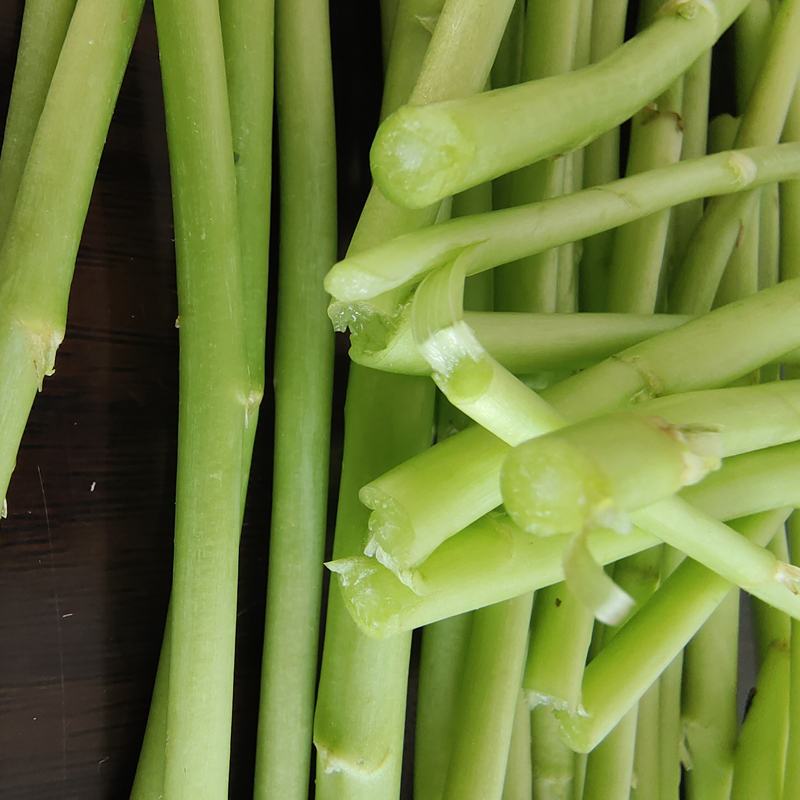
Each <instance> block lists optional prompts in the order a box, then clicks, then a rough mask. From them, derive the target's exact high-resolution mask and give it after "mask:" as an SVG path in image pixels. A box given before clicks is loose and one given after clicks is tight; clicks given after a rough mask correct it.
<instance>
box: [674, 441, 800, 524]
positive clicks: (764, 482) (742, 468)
mask: <svg viewBox="0 0 800 800" xmlns="http://www.w3.org/2000/svg"><path fill="white" fill-rule="evenodd" d="M798 459H800V444H798V443H797V442H792V443H791V444H784V445H780V446H778V447H770V448H768V449H765V450H756V451H754V452H752V453H747V454H744V455H740V456H735V457H734V458H728V459H725V462H724V464H723V467H722V469H721V470H720V471H719V472H717V473H714V474H712V475H709V476H708V477H707V478H706V479H705V480H704V481H703V483H702V486H701V485H698V486H691V487H689V488H686V489H684V490H683V492H682V493H681V496H682V497H683V498H684V499H685V500H687V501H688V502H690V503H692V504H693V505H695V506H696V507H699V508H702V509H703V511H704V512H705V513H706V514H710V515H711V516H713V517H716V518H717V519H729V518H730V517H731V516H744V515H746V514H755V513H758V512H759V511H766V510H767V509H769V508H779V507H781V506H800V483H798V481H799V480H800V460H798ZM728 509H735V511H736V513H734V514H728Z"/></svg>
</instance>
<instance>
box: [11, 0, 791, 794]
mask: <svg viewBox="0 0 800 800" xmlns="http://www.w3.org/2000/svg"><path fill="white" fill-rule="evenodd" d="M142 4H143V2H142V0H103V1H102V2H101V0H57V2H52V3H44V2H43V0H28V2H27V4H26V8H25V17H24V20H23V33H22V41H21V45H20V53H19V57H18V62H17V71H16V75H15V81H14V89H13V93H12V101H11V106H10V111H9V117H8V122H7V126H6V134H5V140H4V144H3V150H2V154H0V434H1V435H0V496H4V495H5V493H6V489H7V486H8V482H9V477H10V475H11V472H12V470H13V466H14V461H15V457H16V453H17V449H18V447H19V445H20V440H21V437H22V433H23V429H24V425H25V422H26V420H27V416H28V413H29V411H30V408H31V404H32V402H33V399H34V397H35V394H36V392H37V391H41V390H42V388H43V380H44V377H45V376H48V375H50V374H52V372H53V370H54V364H55V355H56V350H57V348H58V345H59V344H60V342H61V341H62V339H63V337H64V334H65V329H66V311H67V301H68V294H69V286H70V281H71V277H72V270H73V266H74V261H75V255H76V251H77V246H78V242H79V238H80V232H81V228H82V225H83V221H84V219H85V216H86V210H87V207H88V202H89V197H90V193H91V188H92V182H93V177H94V173H95V171H96V170H97V165H98V161H99V158H100V154H101V150H102V144H103V141H104V137H105V134H106V130H107V128H108V125H109V121H110V116H111V110H112V108H113V104H114V100H115V97H116V94H117V92H118V90H119V86H120V82H121V79H122V75H123V72H124V68H125V64H126V61H127V58H128V54H129V52H130V49H131V46H132V43H133V37H134V33H135V31H136V26H137V20H138V18H139V15H140V14H141V11H142ZM154 8H155V15H156V24H157V31H158V40H159V52H160V58H161V69H162V78H163V89H164V102H165V109H166V120H167V138H168V144H169V156H170V167H171V177H172V191H173V205H174V219H175V249H176V261H177V275H178V304H179V312H180V316H179V319H178V323H179V328H180V407H179V431H178V465H177V486H176V516H175V558H174V569H173V584H172V596H171V600H170V607H169V612H168V617H167V624H166V630H165V634H164V639H163V647H162V653H161V658H160V662H159V668H158V674H157V678H156V685H155V689H154V693H153V700H152V705H151V711H150V717H149V720H148V726H147V731H146V734H145V739H144V742H143V745H142V750H141V755H140V760H139V768H138V771H137V774H136V779H135V782H134V785H133V790H132V794H131V797H132V798H135V800H157V799H158V798H160V797H165V798H169V800H183V798H186V799H187V800H204V798H208V800H218V798H222V797H224V796H226V794H227V792H228V783H229V767H230V743H231V726H232V701H233V665H234V656H235V638H236V637H235V634H236V619H237V609H236V602H237V570H238V559H239V541H240V533H241V528H242V524H243V518H244V506H245V499H246V492H247V483H248V478H249V472H250V464H251V458H252V455H253V450H254V443H255V434H256V429H257V423H258V419H259V409H260V404H261V400H262V398H263V396H264V393H265V391H266V385H267V381H268V376H267V375H266V369H265V351H266V348H267V345H268V343H267V335H266V316H267V285H268V274H267V268H268V262H269V237H270V231H269V221H270V200H271V192H272V188H271V166H272V126H273V120H272V107H273V85H274V87H275V97H274V99H275V101H276V110H277V140H278V148H277V151H278V159H279V162H278V163H279V166H280V181H279V189H278V197H279V215H280V216H279V220H280V228H279V230H280V242H279V258H278V262H279V263H278V267H279V274H278V279H277V281H276V285H277V292H278V298H277V304H276V306H277V315H276V317H277V318H276V324H275V328H276V341H275V359H274V363H275V372H274V375H273V384H274V391H275V420H274V424H275V447H274V470H273V495H272V523H271V528H270V545H269V548H270V549H269V571H268V580H267V600H266V627H265V636H264V647H263V654H262V689H261V696H260V709H259V724H258V741H257V745H256V760H255V792H254V796H255V797H256V798H258V800H268V799H270V798H288V800H303V798H306V797H308V796H309V794H310V791H311V787H310V784H309V778H310V775H313V780H314V783H315V787H314V790H313V791H314V794H315V796H317V797H319V798H321V800H358V799H359V798H364V800H366V798H369V799H370V800H394V799H395V798H399V797H401V795H402V791H403V789H402V787H403V785H404V769H405V768H406V767H405V766H404V765H405V764H407V763H409V761H410V760H411V759H409V758H407V756H408V755H409V754H408V753H407V752H404V750H405V748H406V743H407V737H406V730H407V729H410V727H411V725H412V724H413V725H414V726H415V729H416V734H415V737H416V741H415V745H414V752H413V754H411V756H412V759H413V770H414V775H413V781H412V780H411V779H410V776H405V777H406V784H407V785H410V784H411V783H412V782H413V785H414V796H415V797H416V798H419V800H501V798H507V800H534V799H535V800H551V798H553V799H555V798H560V799H561V800H564V798H567V797H568V798H570V800H628V798H641V799H642V800H652V798H659V800H678V798H679V797H680V796H682V795H681V792H684V793H685V796H686V797H689V798H692V799H694V798H696V799H697V800H717V798H719V800H723V799H725V800H727V798H746V797H747V798H750V797H757V796H765V797H767V796H768V797H779V796H783V797H784V798H785V800H790V798H792V797H796V796H800V794H799V792H800V790H798V788H797V786H798V781H797V774H796V773H797V763H798V751H800V734H798V731H800V711H799V710H798V708H797V706H798V696H800V689H798V683H800V678H799V677H798V676H800V644H799V643H798V642H799V641H800V634H798V624H800V622H799V621H800V593H799V590H800V566H798V552H797V550H798V548H800V536H799V535H798V531H799V530H800V523H798V521H797V515H796V514H795V515H794V516H790V515H791V514H792V511H793V509H795V508H800V490H798V486H800V481H799V480H798V479H799V478H800V380H798V377H800V372H798V368H797V364H800V326H798V324H797V320H798V313H800V237H798V235H797V230H799V229H800V190H798V187H800V142H799V141H798V138H799V137H800V90H799V89H798V87H797V83H798V75H800V47H799V46H798V42H800V0H775V1H774V2H773V1H772V0H752V1H751V2H750V3H748V2H747V0H668V1H667V2H666V3H663V4H662V3H660V2H658V0H641V2H639V3H638V4H636V5H634V4H630V7H629V4H628V3H627V2H625V0H568V1H567V0H565V1H564V2H561V3H552V2H550V0H528V2H522V0H516V2H515V0H382V2H381V3H380V12H381V37H382V43H381V44H382V46H381V53H382V58H383V66H384V74H385V85H384V91H383V97H382V105H381V111H380V120H381V121H380V126H379V127H378V128H377V131H376V135H375V140H374V143H373V146H372V150H371V155H370V158H371V167H372V174H373V178H374V181H375V184H374V186H373V187H372V189H371V191H370V193H369V196H368V197H367V199H366V203H365V206H364V209H363V212H362V214H361V217H360V219H359V221H358V225H357V227H356V229H355V234H354V236H353V239H352V241H351V242H350V243H349V247H348V248H347V252H346V255H345V257H344V258H342V259H341V260H340V261H339V262H338V263H334V262H335V261H336V257H337V252H338V248H337V220H336V168H335V146H334V103H333V100H334V97H333V88H332V84H333V69H332V55H331V42H330V29H329V22H328V14H329V11H328V6H327V2H326V0H274V3H273V0H191V2H190V0H154ZM626 20H627V21H631V22H632V21H634V20H635V21H636V28H637V30H636V32H635V33H633V34H631V35H629V36H628V38H627V40H626V39H625V37H626ZM731 24H735V31H734V38H735V50H736V65H735V68H734V70H733V72H734V75H733V76H731V80H732V82H733V88H732V92H731V94H732V95H733V96H735V98H736V107H735V108H733V107H732V108H729V109H728V110H729V111H731V112H735V113H736V114H738V119H737V118H736V117H735V116H734V115H733V114H729V115H723V116H722V117H720V118H719V119H718V120H716V121H714V122H713V123H712V124H711V126H710V127H709V120H708V113H709V107H710V92H711V91H712V89H711V81H710V72H711V63H712V59H713V58H715V57H716V52H718V51H715V50H714V48H715V46H716V43H717V41H718V40H719V39H720V37H721V36H722V34H723V33H724V32H725V30H726V29H727V28H728V27H729V26H730V25H731ZM273 35H274V40H275V42H274V48H275V62H274V63H275V69H274V75H273V55H272V54H273ZM628 120H630V127H629V129H628V133H625V134H624V135H623V131H622V128H621V127H620V126H621V125H623V124H625V123H626V122H627V121H628ZM623 140H624V141H625V143H626V145H625V151H626V155H627V158H623V157H622V156H623V153H622V151H621V142H622V141H623ZM621 165H624V168H623V169H621ZM623 171H624V175H623V174H622V172H623ZM779 184H781V187H780V189H779V188H778V186H779ZM328 295H330V303H328V300H329V297H328ZM657 312H658V313H657ZM666 312H669V313H666ZM331 322H333V326H334V327H335V328H337V329H339V330H344V329H346V328H349V331H350V335H351V341H350V356H351V359H352V362H353V363H352V364H351V367H350V373H349V378H348V385H347V399H346V404H345V431H344V447H343V461H342V465H341V480H340V484H339V486H338V504H337V509H336V519H335V525H334V528H335V533H334V538H333V542H332V560H331V561H330V562H329V563H328V565H327V566H328V568H329V570H330V572H331V573H332V577H331V582H330V592H329V594H328V597H327V605H326V606H324V605H323V603H322V599H323V598H322V590H323V577H324V571H323V559H324V554H325V552H326V541H325V536H326V528H327V520H326V511H327V501H328V471H329V455H330V450H329V441H330V426H331V396H332V391H333V380H332V366H333V341H334V339H333V331H332V329H331ZM262 424H263V420H262ZM11 501H12V502H13V498H12V499H11ZM787 519H788V520H789V523H788V526H789V527H788V534H787V532H786V522H787ZM739 590H743V591H744V592H746V593H748V594H750V595H752V597H753V598H754V600H753V603H754V616H755V620H756V644H757V647H758V654H759V664H760V671H759V675H758V678H757V685H756V689H757V694H756V699H755V701H754V702H753V704H752V707H751V708H750V710H749V712H748V713H747V716H746V717H745V718H744V724H743V725H742V726H741V729H739V723H740V721H741V720H740V716H739V715H738V714H737V708H736V693H737V685H736V682H737V679H736V675H737V661H736V659H737V649H738V598H739ZM323 607H326V620H325V624H324V638H323V639H320V628H321V616H322V614H321V608H323ZM420 627H424V629H425V630H424V632H423V635H422V654H421V658H420V659H419V666H418V668H417V667H416V666H415V665H416V663H417V662H416V660H415V659H413V658H412V657H411V656H412V648H413V644H412V631H413V630H414V629H416V628H420ZM320 641H322V642H323V646H322V652H321V654H318V652H317V650H318V643H319V642H320ZM685 648H686V650H685V655H684V649H685ZM417 687H418V688H417ZM410 697H413V698H414V703H412V704H407V700H408V698H410ZM313 748H315V749H316V760H315V763H313V761H314V758H313V756H314V752H313ZM682 786H683V788H681V787H682Z"/></svg>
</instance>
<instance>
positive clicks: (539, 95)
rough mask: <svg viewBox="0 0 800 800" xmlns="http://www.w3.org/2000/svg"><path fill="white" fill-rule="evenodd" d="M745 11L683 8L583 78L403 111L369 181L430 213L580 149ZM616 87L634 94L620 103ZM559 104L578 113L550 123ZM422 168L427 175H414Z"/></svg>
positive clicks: (391, 123)
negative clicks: (453, 198) (462, 194)
mask: <svg viewBox="0 0 800 800" xmlns="http://www.w3.org/2000/svg"><path fill="white" fill-rule="evenodd" d="M745 5H746V0H727V2H726V1H725V0H718V2H714V3H709V4H706V3H702V4H701V3H696V2H691V1H689V2H683V3H682V2H677V3H674V4H671V5H669V6H668V7H667V8H666V9H665V10H664V13H663V14H662V15H661V16H660V17H659V19H657V20H656V21H655V22H654V23H653V25H651V26H650V27H649V28H647V29H646V30H645V31H642V33H640V34H638V35H637V36H636V37H634V38H633V39H631V40H630V41H628V42H627V43H625V44H624V45H623V46H622V47H620V48H619V49H618V50H616V51H615V52H614V53H612V54H611V55H609V56H608V57H607V58H605V59H604V60H603V61H602V62H600V63H597V64H594V65H592V66H589V67H586V68H585V69H583V70H579V71H578V72H574V73H568V74H567V75H557V76H553V77H550V78H543V79H541V80H538V81H533V82H531V83H527V84H521V85H520V86H518V87H511V88H508V89H502V90H498V91H495V92H488V93H485V94H484V95H480V96H476V97H475V98H472V99H470V100H467V101H458V102H454V103H448V104H442V105H438V106H436V107H432V108H430V109H427V110H426V111H424V112H421V111H420V110H419V109H413V108H412V107H411V106H405V107H402V108H401V109H399V110H398V111H397V112H395V114H393V115H392V117H390V118H388V119H387V120H386V121H385V122H384V123H383V125H382V126H381V128H380V129H379V131H378V134H377V136H376V138H375V142H374V144H373V146H372V151H371V154H370V163H371V166H372V174H373V177H374V178H375V181H376V182H377V184H378V186H379V187H380V188H381V191H383V192H384V194H386V196H387V197H389V199H391V200H393V201H394V202H396V203H398V204H401V205H403V206H405V207H408V208H424V207H425V206H427V205H429V204H431V203H433V202H436V201H437V200H440V199H442V198H443V197H446V196H447V195H450V194H454V193H456V192H459V191H463V190H464V189H467V188H469V187H470V186H474V185H475V184H478V183H483V182H484V181H486V180H489V179H491V178H495V177H497V176H498V175H502V174H503V173H505V172H509V171H511V170H514V169H519V168H520V167H523V166H525V165H527V164H532V163H534V162H536V161H539V160H541V159H542V158H546V157H548V156H551V155H555V154H557V153H564V152H569V151H570V150H573V149H576V148H578V147H580V146H583V145H585V144H587V143H588V142H589V141H591V140H593V139H595V138H597V137H598V136H599V135H600V134H602V133H604V132H605V131H607V130H609V129H611V128H613V127H615V126H616V125H619V124H620V123H621V122H623V121H624V120H626V119H628V118H629V117H630V116H632V115H633V114H634V113H635V112H636V111H637V110H638V109H640V108H641V107H642V106H644V105H645V104H646V103H648V102H649V101H650V100H652V99H653V98H655V97H657V96H658V95H659V94H660V93H661V92H662V91H664V89H665V88H666V87H667V86H669V85H670V84H671V83H673V82H674V81H675V80H676V79H677V78H678V77H679V76H680V75H682V74H683V73H684V72H685V71H686V70H687V69H688V68H689V67H690V66H691V65H692V63H693V62H694V61H695V60H696V59H697V58H698V57H699V56H700V55H701V54H702V53H703V52H704V51H705V50H707V49H708V48H709V47H710V46H711V45H712V44H713V43H714V42H715V41H716V40H717V38H718V37H719V36H720V35H721V34H722V32H723V31H724V30H725V28H727V26H728V25H729V24H730V23H731V22H732V21H733V20H734V19H735V18H736V16H738V14H739V13H741V11H742V9H743V8H744V7H745ZM620 85H625V86H626V87H628V91H627V92H625V93H623V94H621V93H620V92H619V91H618V88H619V86H620ZM554 103H558V104H559V108H570V109H573V113H570V114H560V115H556V114H553V113H548V111H549V109H551V108H552V107H553V104H554ZM500 120H502V126H501V127H498V123H499V121H500ZM445 142H446V144H444V143H445ZM406 154H407V155H408V159H407V160H406V157H405V156H406ZM418 158H422V159H424V160H425V161H426V162H427V164H426V166H427V165H429V169H424V170H420V169H418V167H417V166H416V165H417V164H418V163H419V162H418Z"/></svg>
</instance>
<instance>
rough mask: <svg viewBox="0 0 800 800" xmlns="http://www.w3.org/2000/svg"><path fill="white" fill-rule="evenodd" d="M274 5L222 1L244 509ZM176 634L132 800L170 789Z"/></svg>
mask: <svg viewBox="0 0 800 800" xmlns="http://www.w3.org/2000/svg"><path fill="white" fill-rule="evenodd" d="M273 10H274V9H273V4H272V2H257V1H254V0H248V2H242V1H241V0H223V2H222V4H221V6H220V22H221V25H222V39H223V48H224V51H225V70H226V76H227V84H228V100H229V106H230V114H231V134H232V142H233V147H234V172H235V175H236V194H237V207H238V219H239V244H240V249H241V268H242V284H243V287H244V289H243V291H244V326H245V339H246V349H247V368H248V374H249V378H250V394H249V398H248V412H247V413H248V424H247V427H246V428H245V433H244V446H243V452H242V471H243V479H242V503H243V506H244V500H245V496H246V492H247V479H248V476H249V472H250V461H251V457H252V452H253V443H254V440H255V435H256V430H257V427H258V416H259V408H260V405H261V400H262V398H263V394H264V370H265V336H266V322H267V282H268V274H267V273H268V267H269V238H270V226H269V219H270V200H271V182H272V174H271V173H272V106H273V102H272V101H273ZM242 512H244V507H242ZM170 637H171V613H168V615H167V623H166V626H165V632H164V643H163V646H162V655H161V657H160V659H159V663H158V671H157V673H156V682H155V686H154V689H153V698H152V700H151V704H150V713H149V716H148V721H147V728H146V731H145V737H144V741H143V743H142V750H141V753H140V756H139V763H138V765H137V769H136V777H135V780H134V786H133V790H132V793H131V800H150V798H153V799H154V800H155V798H158V796H159V795H160V794H161V792H162V791H163V783H164V744H165V741H166V703H167V693H168V685H167V684H168V680H169V650H170V645H169V642H170Z"/></svg>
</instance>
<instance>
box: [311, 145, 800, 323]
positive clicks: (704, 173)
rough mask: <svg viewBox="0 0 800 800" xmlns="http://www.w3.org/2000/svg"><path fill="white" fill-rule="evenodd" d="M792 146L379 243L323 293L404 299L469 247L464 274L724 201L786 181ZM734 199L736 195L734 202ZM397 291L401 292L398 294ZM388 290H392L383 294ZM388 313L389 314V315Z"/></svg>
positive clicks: (713, 160)
mask: <svg viewBox="0 0 800 800" xmlns="http://www.w3.org/2000/svg"><path fill="white" fill-rule="evenodd" d="M798 173H800V147H798V146H797V145H794V144H784V145H780V146H775V145H773V146H770V147H763V148H753V149H752V150H747V151H744V152H736V151H735V152H732V153H719V154H717V155H715V156H708V157H705V158H702V159H697V160H695V161H687V162H681V163H678V164H673V165H671V166H668V167H663V168H661V169H656V170H650V171H647V172H645V173H641V174H639V175H634V176H632V177H629V178H623V179H620V180H619V181H615V182H614V183H612V184H607V185H604V186H603V187H602V188H594V189H585V190H583V191H581V192H576V193H575V194H572V195H567V196H564V197H558V198H552V199H550V200H546V201H543V202H541V203H533V204H531V205H529V206H522V207H521V208H514V209H505V210H502V211H494V212H492V213H491V214H481V215H476V216H473V217H470V218H469V219H461V220H453V221H451V222H449V223H445V224H442V225H436V226H434V227H433V228H430V229H429V230H425V231H420V232H418V233H415V234H412V235H408V236H397V234H398V233H400V232H399V231H396V230H394V229H392V230H390V233H392V235H394V236H395V237H397V238H394V239H392V240H384V239H382V240H381V244H380V245H379V246H376V243H375V242H372V243H369V248H370V249H368V250H364V251H363V252H359V253H357V254H355V255H353V256H350V257H349V258H347V259H345V260H344V261H342V262H340V263H339V264H337V265H335V266H334V268H333V269H332V270H331V272H330V273H329V274H328V275H327V276H326V278H325V288H326V289H327V290H328V291H329V292H330V293H331V294H332V295H333V296H334V297H336V298H337V299H338V300H340V301H341V302H352V301H358V300H365V299H369V298H375V300H373V302H375V303H378V301H379V300H380V299H381V296H383V295H384V293H386V296H387V297H390V296H394V295H397V296H398V297H405V294H406V292H407V290H408V289H410V288H411V286H413V284H414V283H416V282H417V281H419V279H420V278H421V277H423V276H424V275H425V274H426V273H428V272H430V271H432V270H433V269H436V268H437V267H440V266H441V265H442V264H443V263H445V262H446V261H448V260H451V259H453V258H454V257H455V256H456V255H457V254H458V253H459V251H461V250H463V249H466V248H468V247H470V246H476V247H475V251H474V254H473V257H472V259H471V263H470V266H469V272H468V274H474V273H476V272H482V271H483V270H486V269H491V268H492V267H495V266H497V265H498V264H503V263H505V262H508V261H512V260H514V259H517V258H521V257H522V256H525V255H530V254H531V253H536V252H540V251H542V250H546V249H548V248H552V247H556V246H558V245H561V244H565V243H568V242H572V241H575V240H577V239H581V238H583V237H585V236H590V235H592V234H594V233H597V232H599V231H602V230H608V229H610V228H613V227H615V226H618V225H622V224H624V223H627V222H631V221H633V220H636V219H641V218H642V217H643V216H647V215H649V214H652V213H654V212H655V211H658V210H659V209H663V208H666V207H668V206H671V205H675V204H676V203H682V202H685V201H686V200H691V199H693V198H698V197H705V196H708V195H717V194H719V195H726V194H728V193H731V192H739V193H741V192H742V190H744V189H747V188H750V187H758V186H763V185H765V184H769V183H774V182H776V181H780V180H786V179H789V178H794V177H795V176H796V175H797V174H798ZM737 196H738V195H737ZM401 289H402V291H401ZM390 290H394V292H391V291H390ZM395 312H396V309H395Z"/></svg>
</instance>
